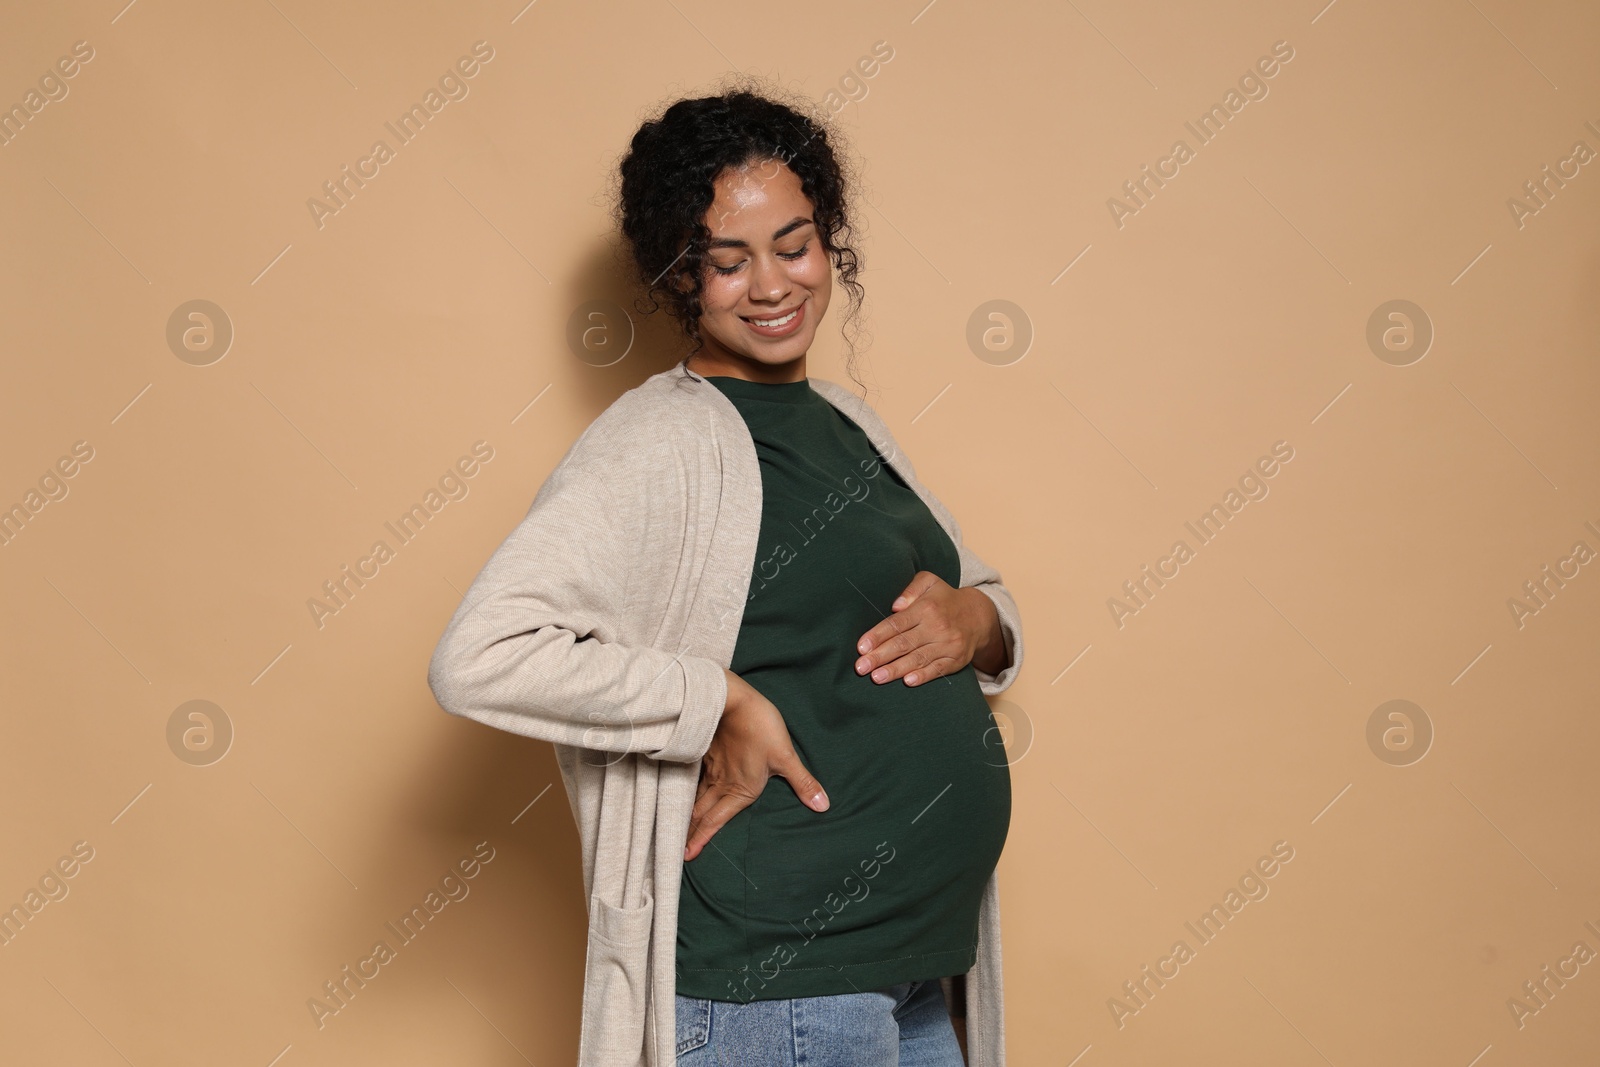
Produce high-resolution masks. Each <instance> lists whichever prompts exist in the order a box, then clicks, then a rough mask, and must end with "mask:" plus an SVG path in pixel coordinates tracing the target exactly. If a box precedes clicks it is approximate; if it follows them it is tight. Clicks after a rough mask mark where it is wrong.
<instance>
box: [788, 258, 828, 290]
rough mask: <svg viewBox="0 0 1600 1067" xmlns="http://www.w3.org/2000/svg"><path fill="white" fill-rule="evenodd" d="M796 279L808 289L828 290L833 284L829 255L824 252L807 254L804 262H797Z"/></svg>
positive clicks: (796, 281)
mask: <svg viewBox="0 0 1600 1067" xmlns="http://www.w3.org/2000/svg"><path fill="white" fill-rule="evenodd" d="M794 280H795V283H796V284H798V285H803V286H805V287H806V288H807V289H812V290H816V291H818V292H820V293H825V292H827V290H828V288H829V287H830V286H831V285H832V284H833V270H832V268H831V267H830V266H829V264H828V257H827V256H826V255H822V254H818V255H812V256H807V257H806V258H805V261H804V262H802V263H797V264H795V271H794Z"/></svg>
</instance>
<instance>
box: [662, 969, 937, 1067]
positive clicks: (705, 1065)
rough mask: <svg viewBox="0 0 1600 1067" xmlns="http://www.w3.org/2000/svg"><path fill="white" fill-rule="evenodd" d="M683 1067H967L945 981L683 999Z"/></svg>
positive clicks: (680, 1053)
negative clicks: (768, 996) (827, 992)
mask: <svg viewBox="0 0 1600 1067" xmlns="http://www.w3.org/2000/svg"><path fill="white" fill-rule="evenodd" d="M676 1010H677V1028H678V1043H677V1049H678V1067H965V1060H963V1059H962V1056H961V1046H960V1045H958V1044H957V1043H956V1032H955V1028H954V1027H952V1026H951V1025H950V1016H949V1013H948V1012H947V1011H946V1009H945V1004H944V993H943V992H942V991H941V989H940V987H939V979H937V978H929V979H926V980H923V981H919V982H901V983H899V984H898V985H892V986H889V987H888V988H886V989H875V990H872V991H870V992H867V993H843V994H840V995H838V996H828V997H795V998H794V999H792V1000H752V1001H750V1002H749V1003H747V1004H742V1003H737V1002H735V1001H727V1000H707V999H706V998H704V997H686V996H683V995H681V994H680V995H679V996H678V998H677V1006H676Z"/></svg>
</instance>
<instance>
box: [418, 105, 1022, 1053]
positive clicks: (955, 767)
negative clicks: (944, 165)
mask: <svg viewBox="0 0 1600 1067" xmlns="http://www.w3.org/2000/svg"><path fill="white" fill-rule="evenodd" d="M807 110H808V109H807V108H806V106H805V105H799V106H791V105H787V104H784V103H780V102H778V101H777V100H775V99H773V98H772V94H770V93H769V94H765V95H763V94H760V93H755V92H750V91H748V90H745V89H735V90H731V91H729V92H726V93H724V94H722V95H718V96H711V97H705V98H700V99H692V100H681V101H678V102H677V103H675V104H673V105H672V106H671V107H669V108H668V109H667V110H666V111H665V112H664V113H663V114H662V115H661V116H660V117H659V118H658V119H655V120H652V121H648V122H646V123H644V125H643V126H641V127H640V129H639V130H638V132H637V133H636V134H635V136H634V138H633V141H632V144H631V147H630V150H629V152H628V154H627V155H626V157H625V158H624V159H623V161H622V164H621V191H620V203H619V215H620V222H621V228H622V232H623V235H624V236H625V237H626V238H627V240H628V243H629V246H630V248H631V251H632V253H633V256H634V260H635V264H636V266H637V268H638V270H639V273H640V275H641V277H642V278H643V280H644V281H645V282H646V284H647V286H648V287H649V290H650V292H651V294H652V295H654V296H656V297H658V298H660V299H661V300H662V301H663V302H665V304H666V305H667V307H668V309H669V310H670V311H671V313H672V314H673V316H674V317H675V318H676V319H677V321H678V322H679V323H680V324H681V326H682V328H683V330H684V333H685V334H686V335H687V337H688V339H689V340H690V341H691V342H692V348H691V351H690V353H689V355H688V356H687V357H686V358H685V359H684V360H683V361H682V362H680V363H679V364H678V365H677V366H676V367H674V368H673V369H672V370H671V371H663V372H661V373H660V374H656V375H654V376H652V377H651V378H649V379H648V380H647V381H645V382H644V383H643V384H641V385H640V386H638V387H636V388H634V389H632V390H629V391H628V392H627V393H625V394H624V395H623V396H622V397H620V398H619V399H618V400H617V401H616V402H614V403H613V404H612V405H611V406H610V407H609V408H607V409H606V411H604V412H602V413H601V415H600V416H599V417H598V418H597V419H596V420H595V421H594V423H593V424H592V425H591V426H590V427H589V429H588V430H586V431H585V433H584V434H583V435H582V437H580V438H579V440H578V442H576V443H575V444H574V445H573V446H572V448H571V449H570V450H569V451H568V453H567V455H566V456H565V457H564V458H563V459H562V461H561V463H560V464H558V466H557V468H556V470H555V471H554V472H552V474H551V476H550V478H549V479H548V480H547V481H546V483H545V484H544V486H542V487H541V489H540V491H539V493H538V495H537V496H536V497H535V500H534V504H533V507H532V508H531V509H530V510H529V513H528V515H527V517H526V518H524V520H523V521H522V523H521V524H519V526H518V527H517V529H516V530H515V531H513V533H512V534H511V536H510V537H508V538H507V540H506V542H505V543H504V544H503V545H502V546H501V547H500V549H499V550H497V552H496V553H495V555H494V556H493V557H492V558H491V559H490V561H489V563H488V564H487V565H486V566H485V567H484V570H483V571H482V572H481V573H480V574H479V576H478V578H477V579H476V580H475V581H474V583H473V586H472V588H471V589H470V590H469V591H468V593H467V596H466V597H465V598H464V600H463V601H462V604H461V605H460V607H459V608H458V609H457V611H456V613H455V616H454V617H453V618H452V620H451V621H450V624H449V626H448V628H447V629H446V631H445V634H444V637H443V638H442V639H441V641H440V643H439V647H438V649H437V650H436V651H435V653H434V657H433V662H432V664H431V665H430V670H429V681H430V684H431V685H432V686H433V689H434V692H435V694H436V695H437V697H438V699H439V702H440V704H441V706H443V707H444V708H445V709H446V710H447V711H450V712H452V713H454V714H458V715H464V716H467V717H470V718H473V719H476V720H478V721H480V722H484V723H487V724H489V725H492V726H496V727H499V728H501V729H506V730H511V731H514V732H517V733H521V734H524V735H526V736H532V737H540V738H544V739H546V740H550V741H552V742H554V743H555V745H556V754H557V760H558V765H559V766H560V768H561V771H562V776H563V779H564V784H565V785H566V787H567V791H568V795H569V798H570V800H571V803H572V809H573V814H574V816H575V818H576V819H577V821H578V825H579V828H580V836H581V838H582V844H583V853H584V880H585V890H586V892H587V894H588V896H589V921H590V929H589V953H588V957H587V961H586V975H585V989H584V1018H583V1029H582V1035H581V1037H580V1050H579V1062H580V1064H581V1065H587V1064H618V1065H622V1064H627V1065H637V1064H651V1065H657V1067H665V1065H666V1064H669V1063H674V1062H676V1063H678V1064H683V1065H700V1064H705V1065H712V1064H737V1065H740V1067H765V1065H772V1067H797V1065H799V1064H805V1065H809V1067H846V1065H858V1064H859V1065H895V1064H898V1065H900V1067H960V1065H961V1064H962V1063H963V1057H962V1052H961V1049H960V1047H959V1045H958V1044H957V1040H956V1035H955V1032H954V1028H953V1026H952V1024H951V1020H950V1017H949V1014H948V1008H947V991H950V990H953V984H952V983H951V982H950V981H949V980H950V979H952V978H953V977H955V976H966V978H967V985H966V991H967V1001H968V1009H969V1010H968V1019H969V1023H968V1034H967V1043H968V1062H970V1063H971V1064H973V1065H974V1067H979V1065H981V1067H1000V1065H1001V1064H1003V1062H1004V1038H1003V1029H1002V1010H1001V986H1000V945H999V933H1000V930H999V910H998V908H999V903H998V888H997V885H996V881H995V876H994V871H995V867H996V864H997V862H998V860H999V858H1000V853H1001V849H1002V847H1003V845H1004V843H1005V838H1006V831H1007V827H1008V824H1009V820H1010V811H1011V788H1010V778H1009V772H1008V769H1007V761H1006V757H1005V750H1004V746H1003V744H1002V743H1001V741H1000V735H999V731H998V729H997V728H996V726H995V722H994V719H993V717H992V716H991V714H990V712H989V708H988V705H987V703H986V701H985V700H984V697H985V695H993V694H996V693H999V692H1001V691H1003V690H1004V689H1005V688H1007V687H1008V686H1009V685H1010V684H1011V682H1012V681H1013V680H1014V679H1015V677H1016V673H1017V670H1018V668H1019V667H1020V664H1021V659H1022V634H1021V621H1020V618H1019V615H1018V613H1017V608H1016V604H1015V602H1014V600H1013V599H1012V597H1011V595H1010V593H1009V592H1008V591H1007V590H1006V588H1005V586H1004V585H1003V584H1001V581H1000V575H999V574H998V573H997V572H996V571H995V570H994V569H993V568H991V567H989V566H988V565H987V564H985V563H984V562H983V560H982V559H981V558H979V557H978V556H977V555H976V554H975V553H974V552H973V551H972V550H971V549H970V548H968V547H966V546H965V545H964V544H963V543H962V541H961V534H960V529H959V526H958V525H957V524H956V522H955V519H954V517H953V516H951V514H950V513H949V511H948V510H947V509H946V508H945V507H944V506H943V505H942V504H941V503H940V502H939V501H938V500H937V499H936V498H935V497H934V496H933V495H932V494H931V493H929V492H928V490H927V489H926V488H925V487H923V486H922V485H921V483H920V482H919V481H918V479H917V477H916V474H915V471H914V469H913V468H912V465H911V463H910V461H909V459H907V457H906V456H905V455H904V454H903V453H902V452H901V451H900V450H899V448H898V447H897V446H896V444H895V442H894V439H893V437H892V436H891V434H890V432H889V430H888V427H887V426H886V425H885V424H884V422H883V421H882V419H881V418H879V417H878V415H877V413H876V412H874V411H873V410H872V408H871V407H870V406H868V405H867V404H866V403H865V402H864V401H863V400H862V399H861V398H860V397H858V396H857V395H855V394H854V393H852V392H850V391H849V390H846V389H844V388H842V387H841V386H838V385H836V384H834V383H832V382H829V381H826V380H823V379H817V378H811V377H808V375H807V367H806V354H807V351H808V350H809V348H810V346H811V343H812V340H813V338H814V337H815V336H816V331H817V328H818V326H819V325H820V324H821V322H822V319H823V316H824V315H825V314H826V312H827V310H828V304H829V298H830V295H831V292H832V284H833V272H834V270H835V269H837V270H838V271H839V274H840V279H841V282H842V283H843V284H844V285H846V286H847V287H848V288H849V289H850V290H851V294H852V297H853V309H852V310H859V306H860V298H861V287H860V284H859V282H858V281H857V280H856V274H857V271H858V262H859V260H858V257H857V255H856V253H855V251H854V250H853V249H852V248H851V247H850V243H849V239H850V223H849V218H850V212H849V204H848V194H849V183H848V181H847V176H846V171H845V168H844V166H843V164H842V162H841V159H840V156H839V153H837V152H836V149H835V147H834V144H833V142H832V140H831V139H830V136H829V133H828V131H827V130H826V128H825V127H824V126H823V125H822V124H821V123H820V122H819V121H818V120H817V119H816V118H814V117H811V116H810V115H809V114H807ZM852 355H853V353H852Z"/></svg>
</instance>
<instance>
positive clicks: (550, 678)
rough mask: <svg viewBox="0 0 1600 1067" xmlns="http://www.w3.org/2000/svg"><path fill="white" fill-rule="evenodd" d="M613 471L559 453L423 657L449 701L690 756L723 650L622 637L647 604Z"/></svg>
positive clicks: (500, 723)
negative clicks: (715, 655) (706, 652)
mask: <svg viewBox="0 0 1600 1067" xmlns="http://www.w3.org/2000/svg"><path fill="white" fill-rule="evenodd" d="M610 473H612V472H602V471H599V470H592V469H585V468H584V467H583V466H581V465H575V464H571V463H568V462H565V461H564V462H562V463H560V464H558V465H557V467H556V469H555V470H554V471H553V472H552V473H551V475H550V476H549V478H548V479H547V480H546V481H545V483H544V484H543V485H542V486H541V487H540V489H539V491H538V493H537V494H536V495H535V497H534V500H533V504H532V506H531V507H530V508H529V509H528V513H527V515H526V516H525V517H524V518H523V519H522V521H521V522H520V523H519V524H518V525H517V526H516V528H515V529H514V530H512V532H511V533H510V535H509V536H507V538H506V539H505V541H504V542H503V543H502V544H501V545H500V547H499V548H498V549H496V550H495V552H494V554H493V555H492V556H491V557H490V559H489V561H488V562H487V563H486V564H485V565H484V567H483V570H482V571H480V572H479V574H478V576H477V578H476V579H474V581H473V583H472V586H471V587H470V588H469V589H468V590H467V594H466V596H465V597H463V598H462V601H461V604H460V605H459V606H458V607H457V609H456V612H455V614H454V616H453V617H452V618H451V619H450V622H449V624H448V625H447V626H446V628H445V631H444V634H443V636H442V637H441V638H440V640H439V643H438V646H437V647H436V648H435V649H434V652H433V657H432V659H431V661H430V662H429V665H428V685H429V687H430V688H431V689H432V690H433V694H434V697H435V698H436V699H437V700H438V702H439V705H440V707H442V708H443V709H444V710H445V711H447V712H449V713H450V714H452V715H459V716H462V717H464V718H468V719H473V720H475V721H477V722H481V723H483V724H485V725H487V726H493V727H495V728H496V729H500V730H506V731H509V732H511V733H516V734H521V735H523V736H525V737H536V738H539V739H541V740H544V741H550V742H553V743H556V744H563V745H571V746H574V747H578V748H585V749H594V750H599V751H604V752H615V753H626V752H638V753H642V754H644V755H646V756H648V757H650V758H652V759H658V760H671V761H675V762H685V763H688V762H693V761H694V760H696V759H699V758H700V757H701V756H703V755H704V754H705V751H706V749H707V748H708V747H709V746H710V744H711V738H712V735H713V733H714V732H715V731H716V726H717V723H718V721H719V720H720V719H721V716H722V712H723V707H724V705H725V703H726V700H727V676H726V675H725V674H724V673H723V668H722V666H721V665H720V664H718V663H716V662H714V661H713V660H710V659H707V658H705V657H701V656H693V655H685V654H683V653H682V652H681V651H680V652H678V653H673V652H668V651H663V650H661V649H657V648H652V647H649V646H648V645H645V644H643V643H629V642H626V641H624V640H622V639H621V637H620V633H621V632H622V629H623V627H622V620H625V619H637V618H651V617H653V616H652V613H654V612H659V611H660V610H661V605H659V604H652V603H650V602H649V600H648V598H649V596H650V595H651V593H652V589H651V588H650V587H649V586H648V585H647V584H644V583H639V582H635V581H630V580H629V579H630V573H629V568H628V560H629V559H630V557H632V558H637V556H638V553H639V552H640V551H641V544H640V538H641V537H642V533H641V531H640V530H639V529H637V528H630V526H629V524H628V523H625V522H623V521H619V516H622V515H625V514H627V513H628V511H627V509H620V508H618V507H617V506H616V500H615V499H614V498H615V495H616V493H617V490H616V488H615V486H614V484H613V477H608V474H610Z"/></svg>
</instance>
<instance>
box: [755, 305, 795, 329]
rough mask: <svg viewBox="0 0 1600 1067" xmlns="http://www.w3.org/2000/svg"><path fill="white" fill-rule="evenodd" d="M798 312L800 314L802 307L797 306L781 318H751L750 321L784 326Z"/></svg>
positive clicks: (765, 324)
mask: <svg viewBox="0 0 1600 1067" xmlns="http://www.w3.org/2000/svg"><path fill="white" fill-rule="evenodd" d="M798 314H800V309H799V308H795V309H794V310H793V311H791V312H789V314H787V315H785V316H784V317H783V318H781V319H751V320H750V321H751V322H753V323H755V324H756V325H757V326H782V325H783V324H784V323H786V322H788V321H789V320H790V319H792V318H794V317H795V316H796V315H798Z"/></svg>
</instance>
